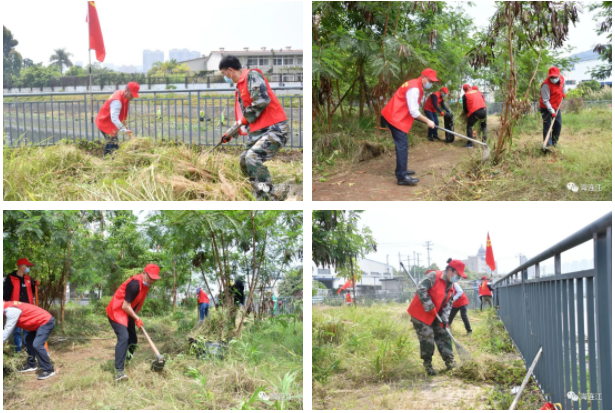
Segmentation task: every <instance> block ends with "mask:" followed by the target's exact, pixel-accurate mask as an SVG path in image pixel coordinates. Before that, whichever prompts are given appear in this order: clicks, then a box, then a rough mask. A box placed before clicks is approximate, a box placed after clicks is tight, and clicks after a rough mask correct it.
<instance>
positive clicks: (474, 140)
mask: <svg viewBox="0 0 615 413" xmlns="http://www.w3.org/2000/svg"><path fill="white" fill-rule="evenodd" d="M435 127H436V128H437V129H440V130H442V131H444V132H448V133H452V134H453V135H455V136H458V137H460V138H463V139H465V140H468V141H471V142H474V143H478V144H479V145H483V146H488V145H487V144H486V143H485V142H481V141H477V140H476V139H472V138H468V137H467V136H465V135H462V134H461V133H457V132H453V131H451V130H448V129H444V128H441V127H440V126H438V125H435Z"/></svg>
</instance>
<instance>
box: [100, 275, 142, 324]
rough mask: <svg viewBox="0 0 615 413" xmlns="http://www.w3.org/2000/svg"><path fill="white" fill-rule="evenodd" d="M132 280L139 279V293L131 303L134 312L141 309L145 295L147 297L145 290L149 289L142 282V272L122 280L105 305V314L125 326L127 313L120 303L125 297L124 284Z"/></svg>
mask: <svg viewBox="0 0 615 413" xmlns="http://www.w3.org/2000/svg"><path fill="white" fill-rule="evenodd" d="M132 280H137V281H139V294H138V295H137V297H136V298H135V301H133V302H132V304H131V305H132V308H133V310H134V311H135V313H139V310H141V307H143V303H144V302H145V297H147V292H148V291H149V287H146V286H145V285H144V284H143V274H137V275H134V276H132V277H130V278H129V279H127V280H126V281H124V284H122V285H120V288H118V289H117V291H116V292H115V294H113V298H112V299H111V301H110V302H109V305H108V306H107V315H108V316H109V318H110V319H111V320H113V321H115V322H116V323H119V324H121V325H123V326H125V327H128V314H126V312H125V311H124V310H122V304H123V303H124V297H126V286H127V285H128V283H129V282H131V281H132ZM135 303H137V304H136V305H135Z"/></svg>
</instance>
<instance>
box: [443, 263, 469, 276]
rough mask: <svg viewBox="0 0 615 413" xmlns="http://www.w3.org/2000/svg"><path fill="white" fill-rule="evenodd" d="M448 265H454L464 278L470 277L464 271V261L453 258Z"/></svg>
mask: <svg viewBox="0 0 615 413" xmlns="http://www.w3.org/2000/svg"><path fill="white" fill-rule="evenodd" d="M448 265H449V267H453V268H454V269H455V270H457V272H458V273H459V275H461V276H462V277H463V278H468V276H467V275H466V274H465V273H464V272H463V270H464V269H465V267H466V265H465V264H464V263H463V261H459V260H451V262H449V263H448Z"/></svg>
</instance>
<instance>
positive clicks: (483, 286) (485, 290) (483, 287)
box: [478, 281, 493, 296]
mask: <svg viewBox="0 0 615 413" xmlns="http://www.w3.org/2000/svg"><path fill="white" fill-rule="evenodd" d="M478 295H480V296H482V295H488V296H491V295H493V294H492V293H491V290H489V287H487V281H483V282H482V283H480V285H479V286H478Z"/></svg>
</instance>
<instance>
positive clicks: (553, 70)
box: [549, 66, 559, 77]
mask: <svg viewBox="0 0 615 413" xmlns="http://www.w3.org/2000/svg"><path fill="white" fill-rule="evenodd" d="M556 76H557V77H559V68H557V67H555V66H553V67H550V68H549V77H556Z"/></svg>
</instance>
